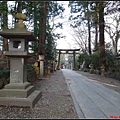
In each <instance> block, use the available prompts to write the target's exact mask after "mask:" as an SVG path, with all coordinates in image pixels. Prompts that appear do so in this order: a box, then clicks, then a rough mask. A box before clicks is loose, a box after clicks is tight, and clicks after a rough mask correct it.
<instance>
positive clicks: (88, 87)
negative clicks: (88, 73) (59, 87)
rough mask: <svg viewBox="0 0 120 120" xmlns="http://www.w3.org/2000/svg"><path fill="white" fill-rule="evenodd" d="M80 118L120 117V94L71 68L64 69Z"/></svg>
mask: <svg viewBox="0 0 120 120" xmlns="http://www.w3.org/2000/svg"><path fill="white" fill-rule="evenodd" d="M62 72H63V75H64V76H65V79H66V82H67V85H68V87H69V90H70V93H71V95H72V98H73V101H74V104H75V108H76V111H77V113H78V116H79V118H112V117H114V118H115V117H116V118H119V119H120V94H119V93H118V92H116V91H114V90H112V89H109V88H106V87H105V86H103V85H101V84H99V83H95V82H93V81H90V80H89V79H88V78H87V77H85V76H82V75H81V74H78V73H76V72H75V71H72V70H69V69H62Z"/></svg>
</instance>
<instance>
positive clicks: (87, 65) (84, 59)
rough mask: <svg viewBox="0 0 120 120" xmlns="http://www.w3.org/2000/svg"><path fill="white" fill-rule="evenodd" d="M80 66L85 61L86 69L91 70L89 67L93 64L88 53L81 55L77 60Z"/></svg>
mask: <svg viewBox="0 0 120 120" xmlns="http://www.w3.org/2000/svg"><path fill="white" fill-rule="evenodd" d="M77 61H78V62H79V63H80V64H82V63H83V61H85V67H86V68H89V65H90V63H91V57H90V56H89V55H88V54H86V53H82V54H80V56H79V57H78V60H77Z"/></svg>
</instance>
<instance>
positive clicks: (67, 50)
mask: <svg viewBox="0 0 120 120" xmlns="http://www.w3.org/2000/svg"><path fill="white" fill-rule="evenodd" d="M56 50H57V51H59V52H58V54H59V56H58V68H59V66H60V54H73V69H75V54H76V53H75V51H80V49H56ZM61 51H66V52H65V53H61ZM69 51H73V53H69ZM77 54H79V53H77Z"/></svg>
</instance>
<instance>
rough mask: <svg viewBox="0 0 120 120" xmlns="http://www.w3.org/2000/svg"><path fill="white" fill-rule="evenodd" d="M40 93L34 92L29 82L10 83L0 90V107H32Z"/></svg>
mask: <svg viewBox="0 0 120 120" xmlns="http://www.w3.org/2000/svg"><path fill="white" fill-rule="evenodd" d="M41 96H42V91H40V90H35V88H34V86H31V85H30V83H29V82H25V83H10V84H8V85H6V86H5V87H4V88H3V89H1V90H0V105H3V106H21V107H30V108H32V107H34V105H35V104H36V102H37V101H38V100H39V99H40V98H41Z"/></svg>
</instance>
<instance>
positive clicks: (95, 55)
mask: <svg viewBox="0 0 120 120" xmlns="http://www.w3.org/2000/svg"><path fill="white" fill-rule="evenodd" d="M99 59H100V57H99V52H98V51H96V52H95V53H93V54H92V55H91V64H93V68H94V69H97V70H98V69H99Z"/></svg>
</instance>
